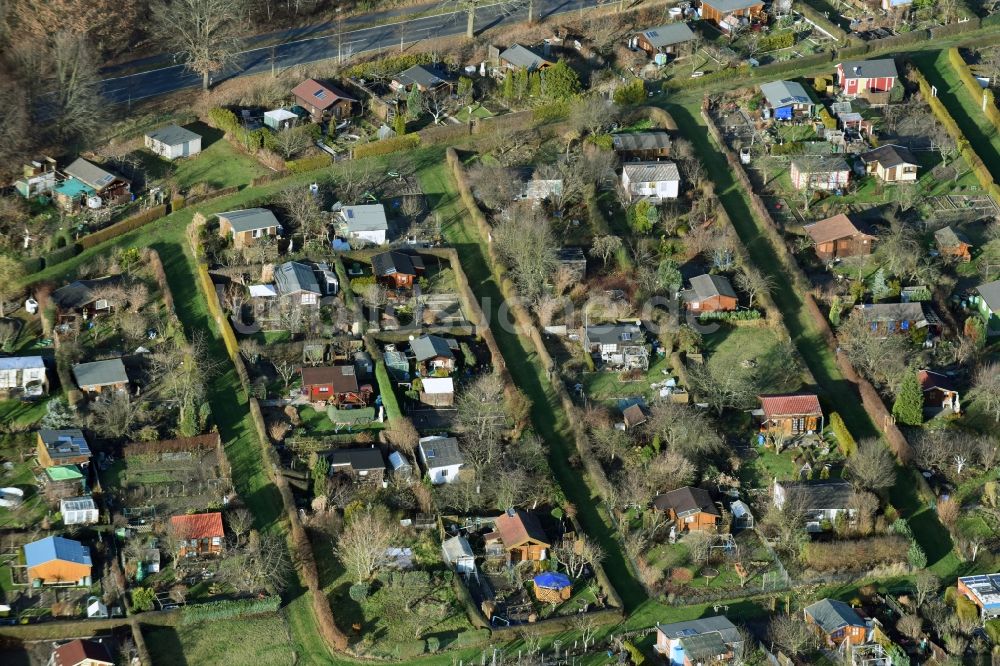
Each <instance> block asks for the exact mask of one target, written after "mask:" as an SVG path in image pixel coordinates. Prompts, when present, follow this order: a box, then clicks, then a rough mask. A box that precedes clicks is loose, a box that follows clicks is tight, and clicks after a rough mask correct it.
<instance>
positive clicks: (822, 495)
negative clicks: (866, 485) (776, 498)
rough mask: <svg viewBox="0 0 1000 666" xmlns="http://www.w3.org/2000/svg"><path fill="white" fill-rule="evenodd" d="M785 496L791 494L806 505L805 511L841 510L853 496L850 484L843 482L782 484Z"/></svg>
mask: <svg viewBox="0 0 1000 666" xmlns="http://www.w3.org/2000/svg"><path fill="white" fill-rule="evenodd" d="M780 485H781V486H782V487H783V488H784V489H785V493H786V495H787V494H788V493H793V494H794V495H795V496H796V498H801V499H802V501H804V503H805V504H806V507H805V508H806V510H809V511H813V510H820V509H843V508H845V507H847V506H848V504H849V502H850V501H851V497H852V495H853V494H854V488H853V486H851V484H849V483H846V482H843V481H833V482H829V483H782V484H780Z"/></svg>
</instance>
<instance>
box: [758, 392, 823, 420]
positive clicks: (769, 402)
mask: <svg viewBox="0 0 1000 666" xmlns="http://www.w3.org/2000/svg"><path fill="white" fill-rule="evenodd" d="M760 406H761V408H763V410H764V416H766V417H767V418H769V419H770V418H774V417H776V416H801V415H803V414H815V415H817V416H821V415H822V414H823V410H822V409H820V406H819V398H817V397H816V395H815V394H814V393H796V394H792V395H762V396H760Z"/></svg>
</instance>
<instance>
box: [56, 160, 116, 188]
mask: <svg viewBox="0 0 1000 666" xmlns="http://www.w3.org/2000/svg"><path fill="white" fill-rule="evenodd" d="M63 171H65V172H66V174H67V175H70V176H73V177H74V178H76V179H77V180H79V181H81V182H82V183H84V184H86V185H87V186H89V187H92V188H94V189H95V190H97V191H98V192H100V191H101V190H103V189H104V188H105V187H107V186H108V185H110V184H111V183H113V182H115V176H114V175H113V174H111V173H108V172H107V171H105V170H104V169H102V168H101V167H99V166H97V165H96V164H94V163H93V162H88V161H87V160H85V159H83V158H82V157H78V158H76V159H75V160H73V162H72V163H71V164H70V165H69V166H68V167H66V168H65V169H63Z"/></svg>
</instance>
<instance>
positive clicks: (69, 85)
mask: <svg viewBox="0 0 1000 666" xmlns="http://www.w3.org/2000/svg"><path fill="white" fill-rule="evenodd" d="M50 44H51V45H50V49H49V56H48V58H47V60H48V63H47V64H48V66H49V70H48V71H49V75H48V77H47V80H46V81H45V86H46V88H48V89H49V91H50V94H49V96H48V97H47V98H46V100H45V102H46V105H49V104H50V105H51V106H49V107H48V108H49V113H50V114H51V118H52V121H53V127H54V129H55V132H56V136H57V137H58V138H59V139H62V140H66V139H81V138H89V137H90V136H92V135H93V134H94V133H95V132H97V131H98V130H99V129H100V128H101V125H102V123H103V119H104V114H105V110H106V107H105V104H104V100H103V99H102V97H101V94H100V76H99V74H98V71H97V61H96V58H95V55H94V52H93V48H92V47H91V46H90V44H89V43H88V42H87V38H86V37H85V36H83V35H74V34H71V33H68V32H58V33H56V34H55V35H54V36H53V37H52V40H51V43H50ZM42 71H45V70H42ZM36 75H37V74H36Z"/></svg>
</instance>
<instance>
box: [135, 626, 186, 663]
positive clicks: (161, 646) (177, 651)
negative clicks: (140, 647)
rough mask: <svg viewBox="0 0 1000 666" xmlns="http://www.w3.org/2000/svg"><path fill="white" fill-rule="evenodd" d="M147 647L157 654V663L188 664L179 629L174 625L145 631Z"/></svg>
mask: <svg viewBox="0 0 1000 666" xmlns="http://www.w3.org/2000/svg"><path fill="white" fill-rule="evenodd" d="M143 635H144V636H145V641H146V647H148V648H149V652H150V654H153V655H156V660H157V663H164V664H175V665H176V666H187V663H188V662H187V658H186V657H185V656H184V646H183V644H182V643H181V639H180V636H179V635H178V634H177V630H176V629H174V628H173V627H156V628H155V629H150V630H148V631H143Z"/></svg>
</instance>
